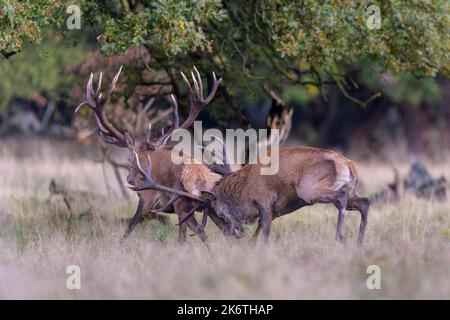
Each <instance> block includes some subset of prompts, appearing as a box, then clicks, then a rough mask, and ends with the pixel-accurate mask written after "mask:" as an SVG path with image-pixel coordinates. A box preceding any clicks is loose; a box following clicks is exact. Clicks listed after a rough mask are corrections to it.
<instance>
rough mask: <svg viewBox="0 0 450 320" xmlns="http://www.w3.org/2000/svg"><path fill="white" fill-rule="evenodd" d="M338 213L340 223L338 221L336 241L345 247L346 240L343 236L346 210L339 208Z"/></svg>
mask: <svg viewBox="0 0 450 320" xmlns="http://www.w3.org/2000/svg"><path fill="white" fill-rule="evenodd" d="M338 210H339V213H338V221H337V227H336V240H337V241H339V242H340V243H341V244H343V245H345V244H346V240H345V237H344V235H343V234H342V227H343V226H344V219H345V209H344V208H339V209H338Z"/></svg>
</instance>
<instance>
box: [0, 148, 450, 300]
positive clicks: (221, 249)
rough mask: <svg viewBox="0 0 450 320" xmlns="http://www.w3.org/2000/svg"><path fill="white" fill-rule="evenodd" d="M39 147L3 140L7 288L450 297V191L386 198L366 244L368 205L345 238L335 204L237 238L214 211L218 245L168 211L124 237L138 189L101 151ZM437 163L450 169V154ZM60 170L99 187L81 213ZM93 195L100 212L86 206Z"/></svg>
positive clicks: (384, 176) (60, 293)
mask: <svg viewBox="0 0 450 320" xmlns="http://www.w3.org/2000/svg"><path fill="white" fill-rule="evenodd" d="M22 148H26V146H25V145H24V144H23V145H22ZM31 148H34V151H33V150H31ZM27 150H28V151H23V150H22V149H20V148H19V147H18V146H17V144H15V143H14V142H13V141H6V142H5V141H3V142H1V145H0V177H1V179H0V298H8V299H14V298H31V299H42V298H44V299H46V298H57V299H71V298H75V299H81V298H86V299H103V298H113V299H123V298H138V299H141V298H180V299H185V298H186V299H194V298H205V299H210V298H218V299H225V298H227V299H228V298H236V299H249V298H256V299H259V298H268V299H278V298H286V299H314V298H323V299H332V298H338V299H351V298H362V299H377V298H382V299H387V298H411V299H415V298H425V299H427V298H444V299H445V298H447V299H448V298H450V280H449V279H450V210H449V209H450V205H449V203H430V202H426V201H423V200H417V199H414V198H406V199H404V200H403V201H402V202H401V203H395V204H376V205H374V206H373V207H372V208H371V211H370V215H369V224H368V227H367V237H366V244H365V247H364V249H358V248H357V247H356V246H355V245H354V243H355V241H356V237H357V232H358V224H359V214H357V213H356V212H355V213H353V212H352V213H349V214H348V216H347V218H346V223H345V233H346V235H347V236H348V237H349V238H350V239H349V245H348V246H347V247H343V246H341V245H339V244H338V243H336V241H335V240H334V234H335V228H336V219H337V213H336V209H335V208H334V207H332V206H327V205H316V206H313V207H308V208H303V209H301V210H300V211H298V212H295V213H293V214H291V215H288V216H284V217H282V218H279V219H277V220H275V221H274V223H273V231H272V235H271V239H270V243H269V245H268V246H267V247H265V246H263V245H262V244H261V243H258V244H256V245H253V244H250V243H249V241H248V239H241V240H229V239H226V238H225V237H224V236H223V235H222V234H221V233H220V232H219V231H218V229H217V228H216V227H215V226H214V225H212V224H210V223H208V226H207V233H208V235H209V237H210V244H209V246H210V248H211V251H208V250H207V248H206V247H205V246H204V245H203V244H202V243H201V242H200V240H199V239H197V238H196V237H188V241H187V243H185V244H178V243H177V242H176V238H177V232H178V231H177V228H176V227H175V226H174V225H173V224H170V225H166V226H163V225H161V224H160V223H158V222H156V221H146V222H144V223H143V224H141V225H140V226H138V227H137V229H136V231H135V232H134V233H133V234H132V235H131V236H130V238H129V239H128V240H127V242H126V243H124V244H122V245H121V244H119V241H118V240H119V238H120V236H121V235H122V233H123V232H124V229H125V222H124V220H123V219H124V218H130V217H131V216H132V215H133V213H134V208H135V205H136V204H135V201H136V199H135V198H132V200H130V201H128V202H127V201H126V200H124V199H122V198H121V197H120V193H119V192H118V190H116V189H115V188H113V190H112V191H109V192H108V190H107V188H106V187H105V184H104V179H103V176H102V170H101V166H100V165H99V164H96V163H94V162H93V161H92V159H93V157H94V155H93V152H92V151H89V150H88V151H86V150H85V149H80V148H75V147H72V146H70V145H67V144H63V143H56V142H45V141H44V142H42V141H33V142H32V147H30V149H27ZM30 150H31V151H30ZM36 150H39V151H38V152H37V151H36ZM360 167H361V168H360V171H361V174H362V179H363V185H364V188H363V190H362V192H363V193H366V194H367V193H371V192H373V191H375V190H377V189H378V188H380V187H381V186H383V185H384V184H385V183H387V182H389V181H390V180H391V179H392V177H391V174H392V173H391V170H390V166H388V165H384V164H373V163H372V164H361V165H360ZM400 168H401V170H402V171H403V172H404V171H405V170H406V169H407V166H406V164H405V165H403V166H400ZM432 170H433V173H443V174H445V175H446V176H447V177H449V176H450V171H449V168H448V167H446V166H444V165H439V164H437V165H436V164H435V165H432ZM111 177H112V175H111ZM53 178H54V179H57V180H58V181H63V182H65V183H66V184H67V185H68V186H70V187H71V188H74V189H79V190H84V191H89V192H92V194H93V196H92V197H91V199H90V200H89V202H90V203H86V200H85V199H80V200H79V202H80V203H78V204H77V205H76V209H75V210H74V214H73V215H70V214H69V213H68V211H67V208H66V207H65V206H64V204H63V203H62V201H61V200H60V199H59V200H58V199H53V200H51V201H49V199H48V185H49V183H50V180H51V179H53ZM111 183H112V184H114V181H113V180H112V179H111ZM86 207H92V208H93V210H92V212H91V214H85V215H81V216H80V213H82V212H84V211H85V210H86ZM174 221H175V219H174V218H173V217H172V222H174ZM253 229H254V226H249V227H248V233H249V234H251V232H252V231H253ZM73 264H75V265H78V266H80V268H81V290H69V289H67V288H66V279H67V277H68V274H66V268H67V266H68V265H73ZM369 265H378V266H379V267H380V268H381V279H382V282H381V283H382V287H381V289H380V290H369V289H368V288H367V286H366V280H367V277H368V276H369V275H368V274H367V272H366V271H367V267H368V266H369Z"/></svg>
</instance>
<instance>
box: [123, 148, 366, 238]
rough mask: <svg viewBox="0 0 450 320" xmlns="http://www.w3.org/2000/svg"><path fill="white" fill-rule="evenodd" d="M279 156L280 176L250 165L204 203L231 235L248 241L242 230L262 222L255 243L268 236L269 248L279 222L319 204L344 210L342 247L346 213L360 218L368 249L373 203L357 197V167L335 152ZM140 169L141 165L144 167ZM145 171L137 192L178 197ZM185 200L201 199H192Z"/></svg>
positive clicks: (309, 151) (310, 150)
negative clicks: (274, 222) (274, 224)
mask: <svg viewBox="0 0 450 320" xmlns="http://www.w3.org/2000/svg"><path fill="white" fill-rule="evenodd" d="M276 151H279V170H278V172H277V173H275V174H274V175H261V168H262V165H261V164H259V163H257V164H248V165H246V166H244V167H243V168H242V169H240V170H238V171H236V172H233V173H231V174H229V175H225V176H224V177H223V178H222V179H221V180H219V181H218V182H217V183H216V184H215V186H214V187H213V188H212V190H211V191H210V193H209V195H208V196H207V197H204V198H203V199H204V201H203V203H202V205H204V206H206V207H209V208H211V209H212V210H213V211H214V212H215V213H216V214H217V215H218V216H219V217H221V218H222V219H224V221H226V224H227V228H228V229H229V233H231V234H233V233H238V234H239V235H242V230H243V229H242V224H249V223H254V222H255V221H256V220H257V219H258V218H259V221H258V226H257V229H256V232H255V234H254V235H253V238H254V239H256V238H257V237H258V235H259V233H260V231H261V230H262V232H263V235H264V239H265V241H266V242H267V241H268V239H269V234H270V229H271V224H272V220H273V219H274V218H276V217H280V216H282V215H284V214H288V213H291V212H293V211H295V210H297V209H299V208H301V207H304V206H308V205H312V204H315V203H331V204H334V205H335V206H336V207H337V209H338V219H337V230H336V240H337V241H339V242H340V243H345V238H344V236H343V233H342V228H343V223H344V217H345V212H346V209H347V210H358V211H359V212H360V214H361V222H360V227H359V236H358V244H359V245H362V244H363V241H364V233H365V229H366V225H367V215H368V210H369V206H370V202H369V199H367V198H361V197H359V196H357V195H356V192H355V188H356V185H357V183H358V180H359V179H358V173H357V169H356V165H355V164H354V163H353V162H352V161H350V160H348V159H346V158H345V157H343V156H342V155H340V154H338V153H336V152H334V151H331V150H323V149H316V148H308V147H299V148H281V149H279V150H276V149H272V151H271V152H276ZM148 161H150V159H148ZM140 163H141V160H139V161H138V165H139V167H140ZM139 171H140V173H141V175H142V176H143V178H144V183H142V184H141V185H134V186H131V188H132V189H133V190H146V189H154V190H160V191H163V192H173V191H172V190H170V188H166V187H163V186H161V185H160V184H158V183H157V182H155V181H154V180H152V178H151V172H150V171H145V170H144V169H143V168H142V167H140V170H139ZM183 196H185V197H186V198H190V199H196V198H193V197H192V195H183ZM212 210H209V211H208V214H210V213H212ZM182 222H183V221H182Z"/></svg>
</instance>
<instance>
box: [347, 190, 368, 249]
mask: <svg viewBox="0 0 450 320" xmlns="http://www.w3.org/2000/svg"><path fill="white" fill-rule="evenodd" d="M369 207H370V200H369V199H368V198H360V197H358V196H354V197H350V198H349V199H348V203H347V209H348V210H358V211H359V213H360V214H361V221H360V223H359V234H358V246H362V245H363V243H364V234H365V232H366V225H367V216H368V213H369Z"/></svg>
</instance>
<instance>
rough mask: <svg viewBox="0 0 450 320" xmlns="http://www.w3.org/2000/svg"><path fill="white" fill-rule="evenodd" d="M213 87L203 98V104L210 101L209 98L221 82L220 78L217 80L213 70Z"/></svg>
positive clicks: (210, 98) (211, 97)
mask: <svg viewBox="0 0 450 320" xmlns="http://www.w3.org/2000/svg"><path fill="white" fill-rule="evenodd" d="M212 74H213V87H212V89H211V92H210V93H209V95H208V97H207V98H206V99H205V100H204V104H208V103H210V102H211V100H212V99H213V98H214V96H215V94H216V91H217V89H218V88H219V85H220V83H221V82H222V78H220V79H219V80H217V77H216V74H215V73H214V71H213V73H212Z"/></svg>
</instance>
